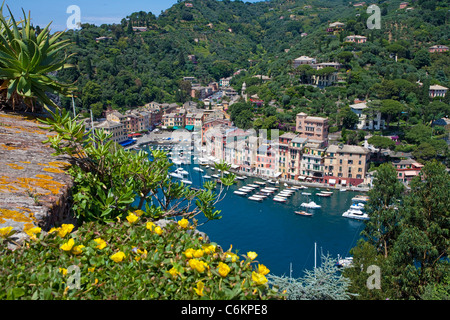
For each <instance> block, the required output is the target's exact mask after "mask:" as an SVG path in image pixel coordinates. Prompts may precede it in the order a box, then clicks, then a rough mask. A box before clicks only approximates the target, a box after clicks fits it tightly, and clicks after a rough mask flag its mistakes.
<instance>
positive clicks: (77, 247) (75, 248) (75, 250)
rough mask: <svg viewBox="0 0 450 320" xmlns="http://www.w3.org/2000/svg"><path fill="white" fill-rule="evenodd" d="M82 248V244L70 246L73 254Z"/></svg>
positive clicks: (78, 252)
mask: <svg viewBox="0 0 450 320" xmlns="http://www.w3.org/2000/svg"><path fill="white" fill-rule="evenodd" d="M83 248H84V246H83V245H82V244H80V245H78V246H75V247H73V248H72V253H73V254H75V255H77V254H81V252H82V249H83Z"/></svg>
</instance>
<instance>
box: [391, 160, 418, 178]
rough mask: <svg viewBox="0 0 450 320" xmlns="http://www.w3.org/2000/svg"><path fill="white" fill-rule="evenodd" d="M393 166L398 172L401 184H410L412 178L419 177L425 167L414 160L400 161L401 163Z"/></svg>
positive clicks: (395, 163)
mask: <svg viewBox="0 0 450 320" xmlns="http://www.w3.org/2000/svg"><path fill="white" fill-rule="evenodd" d="M392 165H393V166H394V167H395V170H397V179H398V180H399V181H400V182H403V183H406V184H408V183H409V182H410V181H411V180H412V178H414V177H415V176H417V175H419V173H420V170H422V167H423V165H422V164H420V163H417V162H416V161H414V160H412V159H407V160H400V161H399V162H393V163H392Z"/></svg>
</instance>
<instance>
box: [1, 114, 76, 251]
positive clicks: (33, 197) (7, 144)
mask: <svg viewBox="0 0 450 320" xmlns="http://www.w3.org/2000/svg"><path fill="white" fill-rule="evenodd" d="M44 127H45V125H43V124H42V123H40V122H39V121H38V120H37V118H36V116H33V115H24V114H15V113H11V112H4V111H0V228H3V227H8V226H12V227H13V228H14V230H15V231H16V234H15V240H16V242H17V241H18V242H19V243H20V241H21V240H23V239H24V238H25V237H26V233H25V232H24V230H25V231H26V230H27V229H28V228H33V227H35V226H39V227H41V228H42V229H43V230H48V229H49V228H50V227H51V226H53V225H59V224H60V223H63V222H70V223H74V220H73V219H71V218H70V216H69V203H70V201H69V200H70V199H69V198H70V190H71V187H72V178H71V176H70V175H68V174H67V173H66V170H67V169H68V168H69V167H70V163H69V162H68V159H67V158H65V157H62V156H59V157H56V156H53V155H52V153H53V152H54V150H53V149H52V148H50V146H49V145H47V144H43V143H42V142H43V141H45V140H46V139H47V138H48V136H49V135H51V134H52V133H50V132H49V131H48V130H46V129H45V128H44Z"/></svg>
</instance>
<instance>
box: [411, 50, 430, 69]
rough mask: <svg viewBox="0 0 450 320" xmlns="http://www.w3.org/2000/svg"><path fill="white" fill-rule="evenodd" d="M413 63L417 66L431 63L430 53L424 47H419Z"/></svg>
mask: <svg viewBox="0 0 450 320" xmlns="http://www.w3.org/2000/svg"><path fill="white" fill-rule="evenodd" d="M414 65H415V66H416V67H417V68H419V69H420V68H422V67H427V66H429V65H431V58H430V53H429V52H428V50H426V49H421V50H419V51H417V52H416V54H415V55H414Z"/></svg>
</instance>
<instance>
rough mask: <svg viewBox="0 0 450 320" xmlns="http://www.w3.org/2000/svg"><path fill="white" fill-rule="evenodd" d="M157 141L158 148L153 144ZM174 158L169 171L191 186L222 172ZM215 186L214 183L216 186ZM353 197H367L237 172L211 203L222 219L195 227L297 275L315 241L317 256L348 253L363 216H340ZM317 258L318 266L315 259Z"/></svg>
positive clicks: (277, 270) (308, 263)
mask: <svg viewBox="0 0 450 320" xmlns="http://www.w3.org/2000/svg"><path fill="white" fill-rule="evenodd" d="M149 147H150V148H152V146H147V147H146V148H144V149H143V150H145V151H147V152H148V151H150V150H149ZM158 147H159V148H160V149H162V147H161V146H155V147H154V148H158ZM166 151H167V152H170V149H169V148H166ZM174 160H175V162H176V164H175V165H174V166H173V168H172V169H171V173H175V174H180V175H179V176H178V177H173V176H172V178H173V180H174V181H181V180H184V183H185V184H186V181H187V182H188V183H187V184H188V185H189V186H190V187H195V188H200V187H201V186H202V185H203V183H205V182H206V181H212V180H213V179H217V178H219V177H220V175H222V174H227V173H225V172H218V171H217V170H215V169H214V166H213V165H207V164H204V165H199V164H195V163H191V164H186V163H184V162H183V161H180V160H179V159H174ZM175 162H174V163H175ZM230 171H231V170H230ZM220 187H221V186H220V184H218V186H217V190H216V191H218V189H219V188H220ZM358 197H361V199H365V201H366V200H367V198H363V197H366V196H365V195H364V193H363V192H355V191H352V190H345V191H343V190H342V191H341V190H339V189H332V188H319V187H313V186H306V185H303V186H300V185H294V184H289V183H285V182H279V181H278V183H277V182H276V181H274V180H271V179H262V178H260V177H251V176H245V175H238V176H237V179H236V182H235V184H234V185H232V186H230V187H228V188H227V189H225V192H224V198H223V200H222V201H221V202H219V203H218V204H217V205H216V209H218V210H221V211H222V212H221V215H222V219H220V220H217V221H209V222H207V223H206V224H204V225H202V226H200V227H199V230H200V231H202V232H205V233H206V234H208V236H209V238H210V239H211V241H213V242H215V243H217V244H218V245H220V246H221V247H222V248H223V249H224V250H228V248H230V246H232V247H233V250H239V254H245V253H246V252H248V251H255V252H256V253H257V254H258V257H257V259H256V260H258V261H259V262H260V263H263V264H264V265H266V266H267V267H268V268H269V269H270V270H271V272H272V273H273V274H276V275H289V274H290V272H291V270H290V265H292V268H293V271H292V276H294V277H300V276H303V272H304V271H305V269H309V270H310V269H312V268H313V267H314V243H317V248H318V249H317V250H318V252H317V257H318V258H317V259H320V256H321V255H322V254H323V255H327V254H328V255H330V256H331V257H333V258H335V259H337V258H338V256H341V257H342V256H349V255H350V253H349V251H350V249H351V248H352V247H354V246H355V245H356V242H357V241H358V239H359V238H360V232H361V231H362V229H363V228H364V221H363V220H358V219H351V218H348V217H345V216H343V213H344V212H346V211H348V210H349V209H350V207H351V206H352V205H353V204H354V201H355V199H357V198H358ZM302 204H303V206H302ZM304 213H306V214H304ZM199 217H200V216H199ZM199 220H200V221H199V223H203V222H205V221H202V219H201V218H200V219H199ZM317 264H318V266H320V261H317Z"/></svg>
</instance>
